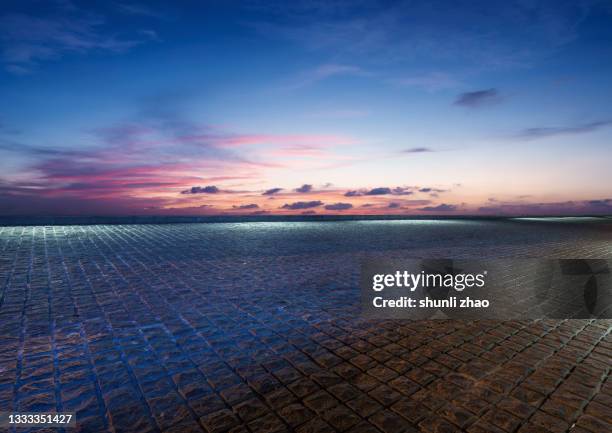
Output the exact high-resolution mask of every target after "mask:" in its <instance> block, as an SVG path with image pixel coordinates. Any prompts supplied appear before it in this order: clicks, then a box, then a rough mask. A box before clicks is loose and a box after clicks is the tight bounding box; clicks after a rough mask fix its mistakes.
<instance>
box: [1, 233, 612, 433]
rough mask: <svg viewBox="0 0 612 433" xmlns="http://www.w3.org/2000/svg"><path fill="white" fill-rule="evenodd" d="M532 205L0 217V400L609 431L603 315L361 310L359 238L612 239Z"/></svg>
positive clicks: (572, 251)
mask: <svg viewBox="0 0 612 433" xmlns="http://www.w3.org/2000/svg"><path fill="white" fill-rule="evenodd" d="M525 224H526V225H522V224H518V223H510V222H508V223H483V222H474V223H470V222H461V223H457V224H455V223H452V224H451V223H445V222H438V223H435V224H433V223H432V225H427V224H424V223H423V222H418V223H416V222H415V223H413V224H410V223H406V222H386V223H377V222H375V221H370V222H367V223H365V222H364V223H362V224H359V223H358V222H349V223H347V222H342V223H331V222H326V223H243V224H169V225H114V226H111V225H106V226H104V225H100V226H51V227H0V411H21V412H26V411H28V412H33V411H37V412H38V411H45V412H55V411H66V412H76V414H77V415H76V416H77V423H78V427H77V428H76V430H74V429H70V430H69V429H66V431H90V432H104V431H116V432H120V431H122V432H123V431H125V432H132V431H137V432H148V431H151V432H162V431H163V432H191V431H196V432H199V431H209V432H223V431H234V432H241V431H245V432H249V431H250V432H276V431H278V432H280V431H297V432H299V433H306V432H324V431H342V432H344V431H348V432H377V431H380V432H403V431H405V432H413V431H423V432H447V431H448V432H454V431H465V432H469V433H476V432H491V433H495V432H517V431H518V432H548V431H551V432H565V431H572V432H576V433H581V432H593V433H600V432H607V431H612V379H610V376H609V374H610V368H611V367H612V361H611V360H612V336H611V335H610V330H611V329H612V321H609V320H565V321H562V320H544V321H535V322H533V321H531V322H527V321H525V322H517V321H513V322H501V321H460V320H443V321H442V320H439V321H414V322H411V321H391V320H389V321H371V320H365V319H363V318H361V317H360V311H359V289H358V277H359V275H358V274H359V263H360V261H361V260H363V259H364V258H368V257H379V258H380V257H385V258H387V257H389V258H406V257H483V256H485V257H542V256H545V257H558V258H606V259H609V258H611V257H612V246H611V245H612V242H611V240H612V237H611V232H610V230H609V227H608V226H602V227H600V228H592V227H587V228H582V227H581V226H576V225H570V226H567V225H565V226H564V225H553V226H548V225H542V226H538V227H537V228H534V225H532V224H531V223H525ZM525 233H527V234H525ZM19 431H21V430H19ZM50 431H58V430H57V429H53V430H50ZM60 431H61V430H60Z"/></svg>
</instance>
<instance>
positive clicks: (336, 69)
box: [287, 63, 369, 89]
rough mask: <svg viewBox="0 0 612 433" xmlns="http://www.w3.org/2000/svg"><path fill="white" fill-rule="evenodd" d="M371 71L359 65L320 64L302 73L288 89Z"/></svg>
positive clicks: (366, 73)
mask: <svg viewBox="0 0 612 433" xmlns="http://www.w3.org/2000/svg"><path fill="white" fill-rule="evenodd" d="M367 75H369V73H368V72H367V71H365V70H364V69H362V68H361V67H359V66H355V65H348V64H336V63H327V64H323V65H319V66H317V67H316V68H314V69H311V70H308V71H305V72H303V73H302V74H300V76H298V77H297V78H296V79H295V80H294V81H293V82H292V83H290V84H289V85H288V86H287V88H288V89H299V88H302V87H305V86H310V85H313V84H315V83H317V82H319V81H322V80H326V79H329V78H333V77H338V76H367Z"/></svg>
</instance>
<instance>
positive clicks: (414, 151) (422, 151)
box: [401, 147, 434, 153]
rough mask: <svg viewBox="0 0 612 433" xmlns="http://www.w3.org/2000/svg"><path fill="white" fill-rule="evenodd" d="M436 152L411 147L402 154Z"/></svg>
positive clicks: (427, 148)
mask: <svg viewBox="0 0 612 433" xmlns="http://www.w3.org/2000/svg"><path fill="white" fill-rule="evenodd" d="M433 151H434V150H433V149H431V148H429V147H411V148H409V149H404V150H402V151H401V153H427V152H433Z"/></svg>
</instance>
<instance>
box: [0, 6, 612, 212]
mask: <svg viewBox="0 0 612 433" xmlns="http://www.w3.org/2000/svg"><path fill="white" fill-rule="evenodd" d="M266 5H267V7H263V6H262V5H260V4H258V2H240V3H233V2H227V3H226V2H212V3H210V4H203V5H202V6H200V9H198V10H196V11H194V10H186V9H182V8H181V6H180V5H179V4H178V3H177V4H176V5H172V4H171V3H164V4H161V3H160V4H157V3H155V2H147V3H146V6H145V5H139V6H138V7H135V5H131V6H132V7H125V5H122V4H120V3H113V2H100V3H98V4H92V5H91V6H90V7H87V8H86V7H85V6H75V5H72V4H70V3H68V2H49V3H47V4H46V6H45V7H34V6H31V5H30V6H27V5H25V4H23V3H22V2H10V1H9V2H8V3H3V6H2V14H1V15H0V48H1V50H2V65H1V66H2V70H1V71H0V93H1V94H2V98H1V100H0V213H1V214H2V215H42V214H45V215H108V214H113V215H146V214H151V215H157V214H159V215H221V214H227V215H234V214H235V215H243V214H244V215H251V214H281V215H282V214H312V213H314V214H393V215H396V214H397V215H400V214H406V215H429V214H436V215H439V214H442V215H458V214H462V215H463V214H479V215H551V214H554V215H566V214H567V215H575V214H610V213H611V212H612V187H611V185H612V170H610V165H611V164H610V162H611V161H612V146H611V144H610V143H611V141H610V140H611V139H612V112H611V111H610V101H611V100H612V86H610V85H609V77H610V76H612V56H611V54H612V52H611V51H612V47H611V46H610V44H609V43H608V41H609V40H610V38H611V37H612V25H611V24H612V19H611V18H612V16H611V13H612V11H611V9H610V7H609V4H608V5H607V6H606V4H605V3H599V2H587V3H580V4H578V3H574V2H564V3H563V4H559V3H558V2H550V3H548V4H547V3H541V4H538V5H537V6H535V5H533V6H530V5H527V4H524V3H522V2H518V3H517V4H513V5H512V7H511V6H510V4H508V7H507V9H506V8H500V7H499V5H493V4H492V3H489V2H483V3H482V4H479V5H476V4H474V3H473V2H468V3H466V6H465V7H464V8H459V7H456V8H454V9H453V13H452V14H451V13H446V12H445V9H444V8H443V7H441V6H440V5H438V4H437V3H436V2H434V3H430V2H422V3H420V2H417V3H416V4H415V3H413V2H407V3H404V2H391V3H384V2H383V3H381V4H378V3H377V2H371V3H365V4H361V3H359V2H357V3H354V2H346V3H344V2H339V3H337V4H335V5H334V6H333V7H332V6H331V5H328V6H327V7H326V6H323V3H321V4H319V3H316V4H315V3H311V2H304V3H302V2H279V3H277V4H275V5H271V4H270V2H267V3H266ZM191 9H193V8H191ZM458 11H459V12H458ZM483 16H488V17H489V18H488V19H487V20H485V19H483ZM595 65H597V67H595Z"/></svg>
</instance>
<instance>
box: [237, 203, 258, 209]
mask: <svg viewBox="0 0 612 433" xmlns="http://www.w3.org/2000/svg"><path fill="white" fill-rule="evenodd" d="M232 208H234V209H259V206H258V205H256V204H255V203H251V204H241V205H238V206H236V205H234V206H232Z"/></svg>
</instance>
